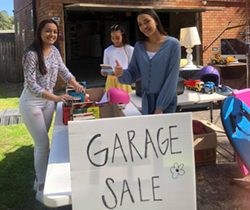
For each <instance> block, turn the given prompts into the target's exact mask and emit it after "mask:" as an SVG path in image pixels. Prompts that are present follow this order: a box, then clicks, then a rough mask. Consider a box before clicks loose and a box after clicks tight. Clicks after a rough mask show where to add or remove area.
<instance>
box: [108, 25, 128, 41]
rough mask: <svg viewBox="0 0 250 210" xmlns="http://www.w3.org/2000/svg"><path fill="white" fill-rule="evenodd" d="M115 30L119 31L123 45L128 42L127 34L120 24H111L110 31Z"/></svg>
mask: <svg viewBox="0 0 250 210" xmlns="http://www.w3.org/2000/svg"><path fill="white" fill-rule="evenodd" d="M115 31H121V34H122V43H123V45H126V44H128V43H129V42H128V36H127V33H126V30H125V28H124V27H123V26H122V25H119V24H115V25H113V26H111V28H110V32H111V33H112V32H115Z"/></svg>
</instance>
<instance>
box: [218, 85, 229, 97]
mask: <svg viewBox="0 0 250 210" xmlns="http://www.w3.org/2000/svg"><path fill="white" fill-rule="evenodd" d="M216 92H217V93H219V94H221V95H224V96H229V95H231V94H232V92H233V89H232V88H230V87H228V86H226V85H219V86H218V87H217V89H216Z"/></svg>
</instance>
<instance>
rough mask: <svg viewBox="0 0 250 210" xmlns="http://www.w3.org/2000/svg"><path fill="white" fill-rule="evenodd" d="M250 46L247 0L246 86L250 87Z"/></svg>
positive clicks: (247, 6)
mask: <svg viewBox="0 0 250 210" xmlns="http://www.w3.org/2000/svg"><path fill="white" fill-rule="evenodd" d="M249 48H250V26H249V5H248V0H246V59H247V60H246V61H247V75H246V88H249V68H250V67H249V65H250V61H249V59H250V58H249V53H250V52H249Z"/></svg>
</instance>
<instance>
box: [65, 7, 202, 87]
mask: <svg viewBox="0 0 250 210" xmlns="http://www.w3.org/2000/svg"><path fill="white" fill-rule="evenodd" d="M137 12H138V11H128V10H125V9H124V10H119V11H107V10H106V9H103V10H102V9H99V11H96V10H95V9H91V8H88V9H87V10H86V9H84V10H82V9H80V8H78V9H74V10H73V9H65V35H66V36H65V37H66V40H65V41H66V42H65V47H66V65H67V66H68V68H69V69H70V71H71V72H72V73H73V74H74V75H75V76H76V78H77V80H78V81H86V83H87V87H88V88H91V87H104V86H105V82H106V78H105V77H102V76H101V74H100V64H102V63H103V52H104V49H105V48H106V47H108V46H110V45H111V44H112V43H111V40H110V27H111V26H112V25H114V24H121V25H123V26H124V27H125V29H126V32H127V34H128V37H129V42H130V45H132V46H134V44H135V42H136V40H137V33H136V32H137V30H136V28H137V23H136V16H137ZM156 12H157V13H158V15H159V17H160V19H161V21H162V24H163V27H164V29H165V31H166V32H167V33H168V35H170V36H173V37H176V38H178V36H179V30H180V28H182V27H189V26H195V25H196V22H197V18H196V16H197V14H196V12H195V11H191V12H178V11H172V12H171V11H165V10H161V11H157V10H156ZM187 17H188V18H187ZM193 56H194V61H195V56H196V53H195V50H194V53H193ZM182 57H183V58H185V57H186V52H185V50H183V52H182Z"/></svg>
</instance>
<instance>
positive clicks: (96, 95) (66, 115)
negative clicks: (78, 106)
mask: <svg viewBox="0 0 250 210" xmlns="http://www.w3.org/2000/svg"><path fill="white" fill-rule="evenodd" d="M104 93H105V89H104V88H91V89H86V94H89V100H90V101H94V102H96V101H100V100H101V99H102V97H103V95H104ZM70 108H71V107H65V106H64V104H63V124H64V125H68V121H69V120H71V112H70Z"/></svg>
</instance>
